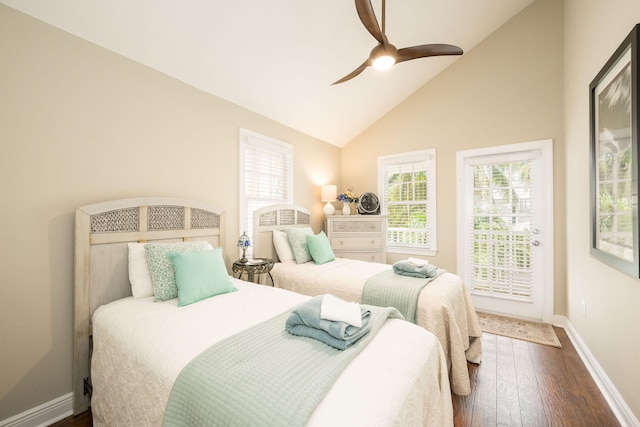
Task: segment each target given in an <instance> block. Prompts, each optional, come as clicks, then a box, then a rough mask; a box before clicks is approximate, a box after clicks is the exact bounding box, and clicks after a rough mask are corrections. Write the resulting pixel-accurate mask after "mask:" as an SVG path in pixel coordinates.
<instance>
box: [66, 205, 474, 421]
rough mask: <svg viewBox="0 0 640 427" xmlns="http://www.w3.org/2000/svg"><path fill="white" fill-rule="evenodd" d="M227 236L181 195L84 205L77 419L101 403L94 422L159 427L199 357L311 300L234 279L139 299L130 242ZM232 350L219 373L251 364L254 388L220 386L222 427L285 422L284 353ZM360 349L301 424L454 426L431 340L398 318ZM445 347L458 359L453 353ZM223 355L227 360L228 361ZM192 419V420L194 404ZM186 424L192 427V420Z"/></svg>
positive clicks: (219, 223)
mask: <svg viewBox="0 0 640 427" xmlns="http://www.w3.org/2000/svg"><path fill="white" fill-rule="evenodd" d="M296 215H297V214H296ZM278 226H280V224H279V225H278ZM224 229H225V227H224V213H223V211H222V210H221V209H217V208H215V207H212V206H209V205H207V204H203V203H199V202H194V201H189V200H183V199H166V198H141V199H125V200H116V201H111V202H105V203H99V204H94V205H89V206H85V207H81V208H78V209H77V211H76V229H75V301H74V304H75V316H74V323H75V325H74V326H75V332H74V380H73V381H74V412H75V413H76V414H77V413H80V412H83V411H85V410H86V409H87V408H88V406H89V404H91V406H92V413H93V420H94V424H95V425H96V426H100V425H110V426H118V425H123V426H125V425H136V426H137V425H154V426H155V425H161V424H162V422H163V416H164V414H165V408H166V407H167V405H168V402H171V398H172V397H171V398H170V395H171V394H172V388H173V386H174V383H175V382H176V378H178V377H179V376H180V375H181V372H182V371H183V369H184V368H185V367H187V366H190V362H191V361H192V360H193V359H194V358H197V356H198V355H199V354H201V353H203V352H205V351H207V349H209V348H211V349H213V348H219V347H221V346H222V344H223V343H229V342H232V343H233V342H235V341H229V340H233V339H235V337H237V336H239V335H241V333H242V334H246V333H245V332H243V331H255V330H257V329H256V328H261V327H262V325H264V324H267V323H269V322H271V323H270V324H273V321H272V320H269V319H276V320H277V319H278V318H279V317H281V316H283V315H286V313H288V312H290V311H291V310H292V309H294V308H295V307H297V306H298V305H299V304H302V303H304V302H305V301H307V300H308V299H309V297H308V296H305V295H302V294H300V293H294V292H291V291H288V290H284V289H274V288H271V287H266V286H261V285H255V284H251V283H247V282H242V281H240V280H237V279H233V278H229V280H231V283H232V285H233V286H234V287H235V288H236V289H237V291H235V292H227V293H223V294H220V295H216V296H213V297H211V298H206V299H203V300H200V301H197V302H194V303H192V304H189V305H185V306H178V299H175V298H174V299H168V300H165V301H163V302H154V301H153V299H154V298H153V296H138V297H134V296H132V293H133V294H135V292H132V287H131V284H130V281H129V267H130V266H129V245H128V244H129V243H132V242H138V243H145V242H149V243H152V242H185V241H187V242H188V241H206V242H208V243H209V244H210V245H211V246H212V247H213V248H217V247H219V246H220V245H221V243H222V242H223V241H224V236H223V232H224ZM262 232H264V230H263V231H262ZM265 255H266V254H265ZM260 256H263V255H262V254H260ZM274 270H276V269H274ZM277 270H279V267H278V268H277ZM277 270H276V271H277ZM278 280H279V279H276V282H278ZM439 280H440V278H439V279H438V280H437V281H439ZM437 281H434V282H433V283H432V284H430V285H429V287H431V286H432V285H434V284H436V282H437ZM325 292H326V291H325ZM338 296H340V295H338ZM421 304H422V298H421ZM418 317H419V319H420V314H419V315H418ZM446 319H449V318H448V317H446V316H444V317H442V320H443V321H444V320H446ZM450 319H453V318H450ZM447 321H448V320H447ZM280 329H282V330H280ZM445 329H447V327H446V326H445ZM275 334H276V335H281V336H282V339H284V340H288V341H289V342H291V341H295V343H296V345H300V344H301V343H302V347H308V350H305V351H309V352H311V353H309V355H312V354H313V353H312V352H316V353H318V352H321V353H327V354H330V355H331V354H334V353H331V351H333V352H339V350H334V349H331V348H330V347H329V346H326V345H324V344H322V343H319V342H318V341H316V340H313V339H309V338H295V337H292V336H289V335H290V334H287V333H286V332H285V331H284V325H282V327H281V328H280V327H278V330H276V332H275ZM463 338H464V337H461V339H463ZM305 340H306V341H305ZM226 347H228V348H229V351H228V352H227V353H225V357H224V358H221V359H220V365H219V368H218V369H219V370H224V371H226V370H228V367H229V366H231V367H234V366H236V365H237V367H240V369H241V370H243V369H244V367H251V369H253V371H250V372H252V374H251V375H252V376H251V377H250V379H251V380H252V381H249V382H250V384H248V383H247V382H244V383H242V385H241V383H234V382H233V381H231V382H230V383H225V384H224V386H222V385H221V388H220V393H221V396H219V398H218V400H214V399H213V397H212V400H211V402H212V403H211V404H210V405H208V407H207V408H205V409H206V411H208V412H212V413H213V416H216V415H218V414H217V412H222V406H225V407H226V408H225V410H226V416H227V417H231V418H226V420H227V422H226V423H223V424H227V425H242V424H244V425H248V424H249V421H248V420H252V419H261V420H263V421H264V425H284V424H287V423H288V421H287V420H285V419H283V418H281V415H280V413H279V412H278V410H277V408H273V407H272V406H274V405H272V403H273V402H274V401H283V402H289V398H290V393H291V390H289V389H288V388H287V387H286V386H284V387H280V388H274V383H276V382H277V381H275V380H274V379H273V378H272V374H271V373H270V372H268V368H264V367H263V366H262V365H261V362H262V360H263V359H267V354H268V353H269V352H272V351H278V348H277V346H275V348H274V345H272V343H271V342H264V343H262V344H260V345H259V346H255V345H254V346H250V347H244V346H239V347H238V348H234V347H233V345H231V346H229V345H227V346H226ZM360 347H361V348H359V350H358V351H359V353H357V355H355V357H354V358H353V360H352V361H351V363H349V364H348V365H347V366H346V368H344V370H342V371H341V373H340V374H339V376H338V377H337V379H336V380H335V382H333V383H332V384H331V385H330V387H329V388H328V391H327V392H326V394H323V395H322V396H320V397H319V403H318V404H317V406H314V408H313V410H312V411H311V412H310V413H309V414H308V417H305V418H304V421H303V422H296V423H295V424H304V425H318V426H324V425H354V426H355V425H381V426H382V425H407V426H410V425H434V426H444V425H452V424H453V420H452V417H453V414H452V406H451V394H450V393H451V390H450V386H449V379H448V370H447V366H448V364H449V362H448V360H447V358H446V357H445V355H444V352H443V349H442V346H441V345H440V342H439V341H438V339H437V338H436V337H435V336H434V335H433V334H431V333H429V332H427V331H426V330H425V329H423V328H420V327H418V326H416V325H414V324H412V323H409V322H406V321H403V320H400V319H388V320H387V321H386V322H384V324H383V325H382V327H381V328H380V329H379V331H378V332H377V334H376V335H375V336H372V339H371V340H370V342H368V344H367V345H366V346H360ZM407 349H411V350H410V351H407ZM345 351H349V350H345ZM447 351H448V352H449V353H451V349H447ZM335 354H336V357H340V353H335ZM223 359H224V360H227V365H224V364H222V360H223ZM307 359H311V357H307V356H305V355H303V354H300V355H298V354H293V355H287V360H290V361H291V362H287V363H290V364H291V366H292V367H293V366H294V365H295V366H297V365H298V361H300V362H303V361H304V360H307ZM247 369H249V368H247ZM214 370H215V368H214ZM92 392H93V395H92V396H91V393H92ZM90 396H91V401H90ZM248 396H250V397H251V398H248ZM274 397H275V400H274ZM269 399H271V400H269ZM221 401H222V402H224V404H220V402H221ZM291 401H293V399H291ZM216 402H217V403H216ZM283 406H287V405H283ZM187 412H188V414H189V415H190V414H191V410H190V409H189V410H188V411H187ZM252 417H253V418H252ZM218 419H224V418H218ZM165 421H166V420H165ZM194 423H195V422H194ZM184 425H188V424H187V423H186V421H185V424H184Z"/></svg>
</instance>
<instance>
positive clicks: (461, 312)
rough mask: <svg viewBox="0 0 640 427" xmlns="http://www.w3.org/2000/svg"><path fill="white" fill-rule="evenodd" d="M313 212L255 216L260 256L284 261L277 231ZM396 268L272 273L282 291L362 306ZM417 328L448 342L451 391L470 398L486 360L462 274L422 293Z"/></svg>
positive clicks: (301, 223)
mask: <svg viewBox="0 0 640 427" xmlns="http://www.w3.org/2000/svg"><path fill="white" fill-rule="evenodd" d="M310 224H311V213H310V211H309V210H307V209H305V208H304V207H301V206H297V205H274V206H268V207H265V208H263V209H260V210H258V211H256V212H255V214H254V221H253V230H254V236H255V242H254V253H256V254H259V256H265V257H269V258H273V259H278V251H277V250H276V249H277V247H275V245H274V241H273V234H274V230H286V229H288V228H305V227H309V226H310ZM391 268H392V266H391V265H388V264H381V263H374V262H365V261H360V260H352V259H346V258H336V259H335V261H331V262H327V263H324V264H320V265H317V264H316V263H314V262H313V261H310V262H306V263H302V264H297V263H296V261H295V260H285V261H284V262H276V263H275V265H274V268H273V270H272V271H271V275H272V276H273V280H274V284H275V286H276V287H279V288H282V289H287V290H290V291H294V292H297V293H301V294H304V295H310V296H315V295H321V294H325V293H329V294H332V295H335V296H337V297H340V298H342V299H344V300H347V301H353V302H361V299H362V293H363V288H364V285H365V282H366V280H367V279H368V278H369V277H372V276H374V275H376V274H378V273H381V272H384V271H387V270H390V269H391ZM416 324H417V325H418V326H421V327H423V328H424V329H426V330H428V331H430V332H432V333H433V334H434V335H435V336H436V337H437V338H438V340H439V341H440V343H441V344H442V348H443V349H444V353H445V358H446V360H447V364H448V368H449V375H450V380H451V390H452V391H453V392H454V393H455V394H458V395H463V396H464V395H467V394H469V392H470V390H471V385H470V380H469V371H468V368H467V361H469V362H472V363H479V362H480V359H481V356H482V344H481V337H482V331H481V330H480V324H479V323H478V318H477V316H476V313H475V309H474V307H473V303H472V302H471V295H470V294H469V290H468V288H467V287H466V286H465V285H464V283H463V282H462V279H461V278H460V277H459V276H456V275H454V274H451V273H444V274H442V275H440V276H438V277H437V278H436V279H435V280H433V281H432V282H430V283H429V284H428V285H427V286H426V287H425V288H424V289H423V290H422V292H421V293H420V296H419V299H418V309H417V315H416Z"/></svg>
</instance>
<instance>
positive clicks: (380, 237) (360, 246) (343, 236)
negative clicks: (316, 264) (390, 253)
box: [324, 215, 387, 263]
mask: <svg viewBox="0 0 640 427" xmlns="http://www.w3.org/2000/svg"><path fill="white" fill-rule="evenodd" d="M324 228H325V231H326V233H327V237H328V238H329V241H330V242H331V248H332V249H333V252H334V253H335V255H336V257H339V258H351V259H359V260H362V261H371V262H381V263H386V262H387V239H386V234H387V216H386V215H327V216H326V219H325V227H324Z"/></svg>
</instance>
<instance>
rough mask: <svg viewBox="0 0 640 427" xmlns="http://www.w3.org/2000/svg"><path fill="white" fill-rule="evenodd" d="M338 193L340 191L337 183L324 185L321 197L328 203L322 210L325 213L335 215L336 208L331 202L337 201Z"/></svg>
mask: <svg viewBox="0 0 640 427" xmlns="http://www.w3.org/2000/svg"><path fill="white" fill-rule="evenodd" d="M337 194H338V192H337V189H336V186H335V185H323V186H322V188H321V190H320V199H321V200H322V201H323V202H327V204H326V205H324V208H322V212H324V214H325V215H333V214H334V213H336V209H335V208H334V207H333V205H332V204H331V202H335V201H336V196H337Z"/></svg>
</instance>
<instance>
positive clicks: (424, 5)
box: [0, 0, 533, 146]
mask: <svg viewBox="0 0 640 427" xmlns="http://www.w3.org/2000/svg"><path fill="white" fill-rule="evenodd" d="M532 1H533V0H403V1H388V2H387V13H386V33H387V37H388V38H389V41H390V42H391V43H393V44H394V45H395V46H396V47H398V48H402V47H408V46H413V45H420V44H428V43H448V44H454V45H457V46H460V47H461V48H462V49H463V50H464V51H465V52H468V51H469V50H470V49H472V48H473V47H474V46H475V45H476V44H478V43H479V42H480V41H482V40H483V39H484V38H485V37H487V36H488V35H489V34H491V33H492V32H493V31H494V30H496V29H497V28H498V27H500V26H501V25H502V24H504V23H505V22H506V21H508V20H509V19H510V18H511V17H513V16H514V15H516V14H517V13H518V12H520V11H521V10H522V9H523V8H525V7H526V6H527V5H528V4H530V3H531V2H532ZM0 3H4V4H6V5H8V6H11V7H13V8H15V9H18V10H20V11H22V12H24V13H26V14H29V15H31V16H34V17H35V18H38V19H40V20H42V21H45V22H47V23H49V24H51V25H53V26H55V27H58V28H60V29H62V30H65V31H67V32H69V33H72V34H74V35H76V36H78V37H81V38H83V39H86V40H89V41H91V42H93V43H95V44H97V45H99V46H102V47H105V48H107V49H109V50H111V51H114V52H116V53H119V54H121V55H123V56H125V57H128V58H130V59H133V60H135V61H137V62H140V63H142V64H144V65H147V66H149V67H151V68H153V69H156V70H158V71H160V72H163V73H165V74H167V75H169V76H172V77H174V78H176V79H178V80H181V81H183V82H185V83H188V84H189V85H192V86H194V87H196V88H199V89H201V90H203V91H206V92H209V93H211V94H214V95H216V96H218V97H220V98H223V99H226V100H228V101H231V102H233V103H236V104H238V105H241V106H243V107H245V108H247V109H249V110H252V111H254V112H256V113H259V114H261V115H264V116H266V117H269V118H271V119H273V120H275V121H277V122H280V123H282V124H284V125H287V126H289V127H291V128H294V129H297V130H299V131H301V132H304V133H306V134H308V135H311V136H314V137H316V138H319V139H322V140H324V141H326V142H329V143H331V144H334V145H337V146H343V145H344V144H345V143H347V142H348V141H349V140H351V139H352V138H354V137H355V136H357V135H358V134H359V133H360V132H362V131H363V130H364V129H366V128H367V127H368V126H370V125H371V124H372V123H373V122H375V121H376V120H377V119H379V118H380V117H381V116H383V115H384V114H385V113H387V112H388V111H389V110H391V109H392V108H393V107H394V106H396V105H397V104H399V103H400V102H401V101H402V100H403V99H405V98H406V97H407V96H409V95H410V94H411V93H413V92H414V91H415V90H417V89H418V88H419V87H421V86H422V85H424V84H425V83H426V82H427V81H429V79H431V78H432V77H434V76H435V75H436V74H438V73H439V72H440V71H442V70H443V69H444V68H445V67H447V66H448V65H450V64H451V63H452V62H453V61H456V60H457V59H458V58H459V57H435V58H422V59H416V60H413V61H408V62H404V63H401V64H397V65H396V66H394V67H393V68H392V69H391V70H389V71H387V72H383V73H381V72H378V71H374V70H373V69H371V68H368V69H366V70H365V71H364V72H363V73H362V74H360V75H359V76H358V77H356V78H354V79H353V80H350V81H348V82H345V83H342V84H339V85H336V86H330V85H331V83H333V82H334V81H336V80H338V79H339V78H341V77H343V76H344V75H346V74H348V73H349V72H351V71H352V70H353V69H355V68H356V67H357V66H359V65H360V64H361V63H362V62H363V61H364V60H365V59H366V58H367V57H368V55H369V52H370V50H371V49H372V48H373V47H374V46H375V45H376V44H377V42H376V41H375V39H374V38H373V37H372V36H371V35H370V34H369V33H368V32H367V31H366V29H365V28H364V27H363V25H362V23H361V22H360V20H359V18H358V15H357V13H356V9H355V4H354V2H353V1H349V0H315V1H311V0H275V1H274V0H271V1H267V0H227V1H221V0H218V1H216V0H180V1H176V0H91V1H87V0H56V1H43V0H0ZM372 4H373V7H374V10H375V12H376V15H377V16H378V21H379V22H380V21H381V18H380V17H381V11H380V10H381V0H372Z"/></svg>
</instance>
